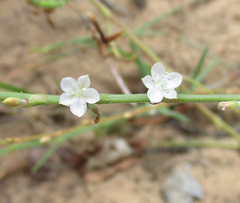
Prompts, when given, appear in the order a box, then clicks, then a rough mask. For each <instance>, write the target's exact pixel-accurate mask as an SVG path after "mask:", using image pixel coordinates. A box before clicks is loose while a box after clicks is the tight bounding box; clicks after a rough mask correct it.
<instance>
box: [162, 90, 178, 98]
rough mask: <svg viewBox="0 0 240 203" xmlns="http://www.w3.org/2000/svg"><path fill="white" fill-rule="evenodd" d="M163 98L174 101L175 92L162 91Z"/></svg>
mask: <svg viewBox="0 0 240 203" xmlns="http://www.w3.org/2000/svg"><path fill="white" fill-rule="evenodd" d="M163 96H164V97H166V98H167V99H176V98H177V92H176V91H175V90H174V89H171V90H168V91H163Z"/></svg>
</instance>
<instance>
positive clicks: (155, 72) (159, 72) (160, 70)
mask: <svg viewBox="0 0 240 203" xmlns="http://www.w3.org/2000/svg"><path fill="white" fill-rule="evenodd" d="M165 73H166V69H165V67H164V66H163V64H161V63H160V62H158V63H155V64H154V65H153V66H152V69H151V74H152V77H153V79H154V82H155V83H158V82H160V81H161V80H162V78H163V77H164V75H165Z"/></svg>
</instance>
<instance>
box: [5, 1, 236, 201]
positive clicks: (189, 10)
mask: <svg viewBox="0 0 240 203" xmlns="http://www.w3.org/2000/svg"><path fill="white" fill-rule="evenodd" d="M112 2H115V3H117V2H118V1H112ZM186 2H188V1H177V0H173V1H168V0H162V1H159V2H158V1H155V2H154V3H153V2H152V1H148V5H147V6H146V7H145V8H144V9H142V10H139V9H138V8H137V7H136V6H135V5H134V4H133V3H132V2H131V1H127V0H124V1H121V2H118V3H119V5H120V6H122V7H123V8H125V9H126V14H125V15H118V14H116V15H117V16H118V17H119V19H121V21H123V22H125V23H126V24H127V25H128V26H129V27H131V29H136V28H137V27H138V26H140V25H141V24H142V23H144V22H146V21H148V20H150V19H152V18H154V17H156V16H158V15H160V14H161V13H164V12H166V11H167V10H168V9H171V8H173V7H174V6H178V5H183V4H184V3H186ZM70 4H71V7H70V6H66V7H64V8H59V9H56V10H55V11H54V12H53V13H52V15H51V19H52V21H53V22H54V24H55V26H56V27H55V29H53V28H52V27H51V26H50V25H49V23H48V22H47V19H46V16H45V14H44V13H43V12H40V13H39V15H34V12H35V8H34V7H32V6H29V5H28V4H27V3H26V2H25V1H17V2H16V1H14V0H8V1H6V0H5V1H4V0H3V1H0V30H1V31H0V70H1V74H0V82H3V83H8V84H12V85H16V86H19V87H24V88H27V89H28V90H29V91H30V92H34V93H44V94H60V93H61V91H60V90H59V88H58V87H57V85H56V84H55V81H58V82H59V81H60V80H61V78H63V77H66V76H72V77H75V78H76V77H78V76H80V75H83V74H89V75H90V77H91V81H92V87H98V91H99V92H101V93H121V90H120V89H119V87H118V86H117V84H116V82H115V80H114V78H113V77H112V75H111V72H110V70H109V67H108V64H107V63H106V61H105V60H104V59H103V58H102V57H101V55H100V54H99V52H98V50H97V49H85V50H82V51H81V52H80V51H79V52H77V53H76V54H74V55H71V56H69V57H65V58H62V59H61V60H57V61H54V62H53V63H47V64H42V65H38V64H39V63H40V62H42V61H43V60H44V59H46V58H47V57H49V54H40V53H33V52H32V50H33V48H35V47H38V46H42V45H47V44H49V43H53V42H57V41H64V40H66V39H70V38H77V37H83V36H88V35H90V32H89V31H88V30H87V29H86V25H85V22H84V20H83V19H82V18H81V15H83V14H85V13H86V12H87V11H90V12H92V13H93V14H94V15H95V16H96V18H97V19H98V21H99V22H100V24H101V27H102V28H103V29H104V30H106V27H107V25H106V21H105V20H104V18H103V17H102V16H101V14H100V13H99V11H98V10H97V9H96V8H95V7H94V6H93V5H92V4H91V3H90V2H88V1H80V0H76V1H74V2H71V3H70ZM72 7H74V8H75V11H73V9H72ZM239 7H240V2H239V1H237V0H232V1H226V0H207V1H203V2H201V3H199V4H197V5H195V6H187V7H185V8H184V9H182V10H181V11H180V12H178V13H177V14H174V15H172V16H170V17H168V18H166V19H165V20H164V21H162V22H160V23H157V24H156V25H154V26H153V29H155V30H158V31H162V32H164V33H165V35H164V36H162V35H159V36H153V37H152V36H151V37H149V36H141V37H140V38H141V39H142V40H143V42H144V43H146V44H147V45H149V46H150V47H151V48H152V49H153V50H155V51H156V52H157V54H158V55H159V56H160V57H161V58H162V59H163V60H164V61H165V62H166V63H167V64H169V66H170V67H172V68H173V69H174V70H176V71H178V72H181V73H185V74H189V75H190V74H191V73H192V70H193V68H194V67H195V65H196V64H197V62H198V60H199V57H200V56H201V52H199V51H198V50H197V49H196V48H193V47H191V46H189V45H187V44H186V43H184V42H183V41H182V39H183V37H185V39H188V40H189V41H193V42H196V43H198V44H201V45H203V47H205V46H209V49H210V52H211V53H212V54H215V55H218V56H220V57H222V58H223V59H224V60H225V61H226V62H227V63H228V64H231V65H228V67H226V65H224V64H223V63H222V64H221V63H219V64H218V66H217V68H215V69H214V71H212V72H211V73H210V74H209V77H208V78H207V80H206V83H207V84H212V83H214V82H217V81H219V78H223V79H224V78H225V77H226V76H227V75H228V74H230V72H231V71H234V69H236V68H238V67H239V64H240V57H239V54H240V50H239V46H240V38H239V34H240V14H239ZM76 10H77V12H76ZM114 30H115V31H119V29H118V28H117V27H114ZM117 44H119V45H121V46H122V47H124V48H126V49H127V50H130V48H129V45H128V40H126V38H121V39H118V40H117ZM78 48H79V47H78V46H69V47H67V48H66V49H65V50H70V51H71V50H75V51H76V50H78ZM54 53H55V54H56V53H58V51H56V52H54ZM146 60H148V61H150V60H149V59H147V58H146ZM211 61H212V59H211V58H210V57H208V59H207V60H206V65H207V64H209V63H210V62H211ZM150 62H151V63H152V64H153V62H152V61H150ZM112 63H113V64H114V65H115V66H116V67H117V68H118V70H119V72H120V73H121V75H122V76H123V78H124V79H125V80H126V83H127V84H128V86H129V88H130V90H131V91H132V92H138V91H139V90H140V89H142V85H141V81H140V77H141V75H140V73H139V71H138V69H137V67H136V65H135V64H133V63H123V62H120V61H119V60H116V59H112ZM109 84H111V85H109ZM239 84H240V82H239V81H238V80H235V81H234V82H232V83H227V84H226V86H225V87H223V88H232V91H234V88H237V87H238V85H239ZM217 87H218V86H217ZM209 106H210V107H211V106H212V107H214V108H215V109H216V106H213V105H209ZM130 108H132V107H131V106H130V105H102V106H101V111H102V112H103V113H105V114H114V113H117V112H121V111H123V110H126V109H130ZM0 111H1V112H2V115H1V116H0V129H1V131H0V138H4V137H11V136H13V137H15V136H29V135H33V134H39V133H47V132H54V131H56V130H59V129H63V128H67V127H70V126H74V125H77V124H79V123H80V121H81V119H77V118H75V117H74V116H72V115H71V114H70V113H69V110H68V109H67V108H60V109H58V108H55V106H47V107H43V106H39V107H34V108H29V109H22V108H18V109H8V108H7V107H5V106H3V105H0ZM216 112H218V114H219V116H221V117H222V118H224V119H226V120H227V121H228V122H229V123H231V125H233V126H237V125H238V117H237V116H236V115H233V114H231V113H229V114H228V113H227V114H225V113H222V112H219V111H217V110H216ZM53 115H63V118H62V119H61V120H60V121H56V119H54V118H53ZM187 115H188V116H189V117H190V118H191V123H190V124H189V126H191V127H193V128H196V129H197V131H198V130H199V129H204V130H205V131H204V132H202V131H200V135H199V133H194V132H193V133H184V132H183V131H180V130H179V129H178V128H176V127H174V126H173V125H174V124H172V123H171V122H170V123H167V124H165V123H164V124H161V125H153V126H145V127H142V128H141V129H138V130H136V129H132V130H131V131H130V132H129V134H131V133H132V135H131V136H136V137H139V138H144V139H148V140H150V139H156V140H164V139H174V140H184V139H188V138H198V139H207V138H209V137H210V138H215V139H222V140H225V139H226V140H228V139H229V136H228V135H226V134H224V133H222V132H220V131H218V130H217V129H216V128H215V127H214V126H213V124H212V123H211V122H209V121H208V120H206V119H205V117H204V116H203V115H201V113H200V112H198V111H197V110H196V109H195V108H194V107H190V109H189V110H188V112H187ZM88 117H89V115H86V116H84V118H88ZM236 118H237V119H236ZM115 135H116V136H120V135H118V134H115ZM71 144H73V143H71V142H69V143H67V146H71ZM75 147H76V146H75ZM30 153H31V151H29V150H23V151H20V152H15V153H11V154H8V155H5V156H2V157H0V163H1V165H0V172H1V171H5V170H7V169H8V168H9V167H10V168H11V166H12V165H14V164H15V163H18V162H21V161H22V160H25V159H26V157H28V156H29V154H30ZM184 163H188V164H190V165H191V170H190V172H191V173H192V174H193V175H194V176H195V177H196V179H197V180H198V181H199V183H200V184H201V185H202V186H203V189H204V194H205V196H204V200H202V201H201V202H206V203H216V202H217V203H225V202H231V203H237V202H240V181H239V180H240V173H239V168H240V157H239V153H238V152H237V151H232V150H224V149H191V150H190V151H189V152H187V153H183V154H177V153H169V152H155V153H149V152H145V153H143V155H142V156H141V157H139V158H138V160H137V162H136V163H135V164H133V165H132V167H130V168H128V169H127V170H124V171H121V172H117V173H115V175H114V176H112V177H111V178H109V179H107V180H102V181H99V182H97V183H91V182H88V183H86V182H83V180H82V178H81V177H80V176H79V175H78V173H77V172H76V171H75V170H73V169H71V168H69V167H66V166H65V165H64V164H63V163H59V162H57V165H54V166H53V167H54V169H52V170H51V175H50V176H49V177H48V178H47V179H46V180H45V181H41V182H38V181H36V180H35V179H34V178H32V177H31V176H30V175H29V173H27V172H26V170H25V169H20V170H16V171H15V172H13V173H11V174H9V175H8V176H7V177H5V178H4V179H2V180H0V202H1V203H22V202H24V203H28V202H29V203H30V202H34V203H35V202H36V203H38V202H53V203H55V202H56V203H61V202H69V203H75V202H89V203H113V202H114V203H120V202H132V203H134V202H138V203H139V202H144V203H145V202H153V203H155V202H156V203H157V202H158V203H159V202H164V198H163V196H162V194H161V187H162V183H163V182H164V180H165V179H166V177H167V176H168V175H169V174H170V171H171V170H172V169H173V168H175V167H177V166H179V165H181V164H184ZM196 202H197V201H196Z"/></svg>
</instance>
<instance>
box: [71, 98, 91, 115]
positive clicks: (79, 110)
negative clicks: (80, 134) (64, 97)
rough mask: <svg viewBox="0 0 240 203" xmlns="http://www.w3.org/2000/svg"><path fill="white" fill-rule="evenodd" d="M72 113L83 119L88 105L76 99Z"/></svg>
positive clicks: (82, 100) (81, 99) (72, 106)
mask: <svg viewBox="0 0 240 203" xmlns="http://www.w3.org/2000/svg"><path fill="white" fill-rule="evenodd" d="M70 111H71V112H72V113H73V114H74V115H76V116H78V117H81V116H82V115H83V114H85V113H86V111H87V104H86V102H85V101H84V99H83V98H78V97H74V99H73V101H72V104H71V106H70Z"/></svg>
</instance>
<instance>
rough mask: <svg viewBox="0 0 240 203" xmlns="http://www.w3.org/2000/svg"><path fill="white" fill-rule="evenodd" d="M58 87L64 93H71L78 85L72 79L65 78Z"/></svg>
mask: <svg viewBox="0 0 240 203" xmlns="http://www.w3.org/2000/svg"><path fill="white" fill-rule="evenodd" d="M60 87H61V89H62V90H63V91H64V92H67V93H72V92H74V91H75V90H76V89H77V88H78V85H77V81H76V80H75V79H74V78H72V77H66V78H63V79H62V81H61V83H60Z"/></svg>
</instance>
